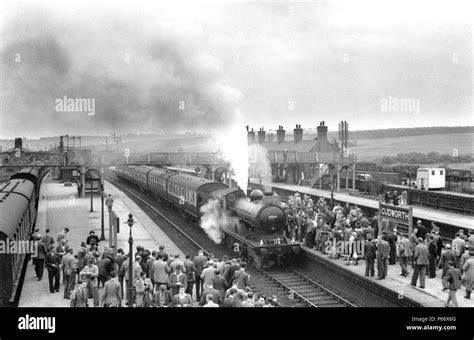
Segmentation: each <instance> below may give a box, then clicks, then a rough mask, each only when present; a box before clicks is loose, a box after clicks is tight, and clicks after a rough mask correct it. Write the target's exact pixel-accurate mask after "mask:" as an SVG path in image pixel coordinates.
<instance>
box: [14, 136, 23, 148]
mask: <svg viewBox="0 0 474 340" xmlns="http://www.w3.org/2000/svg"><path fill="white" fill-rule="evenodd" d="M22 148H23V141H22V139H21V138H15V149H20V150H21V149H22Z"/></svg>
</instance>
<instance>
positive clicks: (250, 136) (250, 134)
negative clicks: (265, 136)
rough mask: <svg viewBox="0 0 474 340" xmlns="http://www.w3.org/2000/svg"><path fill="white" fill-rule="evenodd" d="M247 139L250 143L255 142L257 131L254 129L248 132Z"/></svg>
mask: <svg viewBox="0 0 474 340" xmlns="http://www.w3.org/2000/svg"><path fill="white" fill-rule="evenodd" d="M247 141H248V142H249V143H253V142H255V131H253V129H252V130H250V131H248V132H247Z"/></svg>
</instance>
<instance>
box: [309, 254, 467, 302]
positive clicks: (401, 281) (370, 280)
mask: <svg viewBox="0 0 474 340" xmlns="http://www.w3.org/2000/svg"><path fill="white" fill-rule="evenodd" d="M301 249H302V250H303V253H304V254H305V255H306V256H308V257H310V258H311V259H313V260H315V261H316V262H317V263H319V264H322V265H325V266H329V267H332V269H333V270H336V271H338V272H339V273H342V275H341V277H342V278H341V279H346V280H353V281H357V283H358V285H363V286H364V287H365V288H367V289H370V288H371V290H372V292H373V293H374V294H380V295H384V296H385V297H387V298H388V297H389V296H390V295H391V296H392V299H408V300H409V301H410V304H411V305H415V306H416V305H418V306H422V307H444V302H445V301H446V299H447V298H448V291H442V289H443V285H442V283H441V270H438V271H437V272H436V278H432V279H431V278H429V277H428V276H427V275H426V277H425V288H424V289H423V288H419V285H420V283H419V279H418V282H417V286H416V287H414V286H411V284H410V283H411V277H412V274H413V271H414V270H413V268H412V267H411V265H409V266H408V271H409V272H410V274H409V275H408V276H407V277H404V276H401V275H400V274H401V269H400V264H399V262H398V261H397V263H396V264H394V265H388V273H387V276H386V278H385V279H383V280H377V269H375V276H374V277H366V276H365V261H364V260H360V261H359V263H358V264H357V265H354V264H350V265H346V261H345V259H344V258H343V257H340V258H339V259H330V258H329V256H328V255H325V254H323V253H321V252H319V251H317V250H314V249H310V248H308V247H305V246H302V247H301ZM464 295H465V288H464V287H462V288H461V289H460V290H458V291H457V292H456V297H457V301H458V305H459V307H471V308H472V307H474V300H473V299H472V298H471V299H470V300H468V299H465V298H464Z"/></svg>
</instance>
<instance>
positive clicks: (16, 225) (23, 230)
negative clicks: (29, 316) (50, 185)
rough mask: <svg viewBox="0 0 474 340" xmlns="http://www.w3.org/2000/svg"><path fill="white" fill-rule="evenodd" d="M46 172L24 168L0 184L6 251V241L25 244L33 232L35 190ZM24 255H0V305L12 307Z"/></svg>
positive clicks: (0, 227) (2, 236)
mask: <svg viewBox="0 0 474 340" xmlns="http://www.w3.org/2000/svg"><path fill="white" fill-rule="evenodd" d="M46 173H47V170H46V169H43V168H38V167H30V168H24V169H22V170H20V171H19V172H17V173H16V174H14V175H13V176H11V178H10V180H9V181H8V182H6V183H3V184H1V185H0V216H1V219H0V241H2V243H3V244H4V245H5V247H7V248H9V245H10V242H11V241H15V244H17V245H18V244H20V241H23V242H28V241H29V239H30V235H31V233H32V232H33V231H34V226H35V222H36V212H37V204H38V196H39V188H40V185H41V181H42V179H43V177H44V175H45V174H46ZM26 259H27V256H26V252H20V251H16V252H15V253H13V254H12V253H10V252H9V251H6V252H4V253H2V254H0V273H1V274H0V306H8V305H15V304H16V303H17V302H18V299H19V294H20V290H19V289H17V288H18V285H19V282H20V281H21V280H20V278H21V275H22V272H23V271H24V268H26V267H25V265H26Z"/></svg>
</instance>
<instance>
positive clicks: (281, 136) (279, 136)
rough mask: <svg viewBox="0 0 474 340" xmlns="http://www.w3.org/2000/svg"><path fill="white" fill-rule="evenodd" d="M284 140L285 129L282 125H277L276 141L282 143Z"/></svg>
mask: <svg viewBox="0 0 474 340" xmlns="http://www.w3.org/2000/svg"><path fill="white" fill-rule="evenodd" d="M284 141H285V130H283V126H282V125H279V126H278V130H277V142H278V143H282V142H284Z"/></svg>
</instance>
